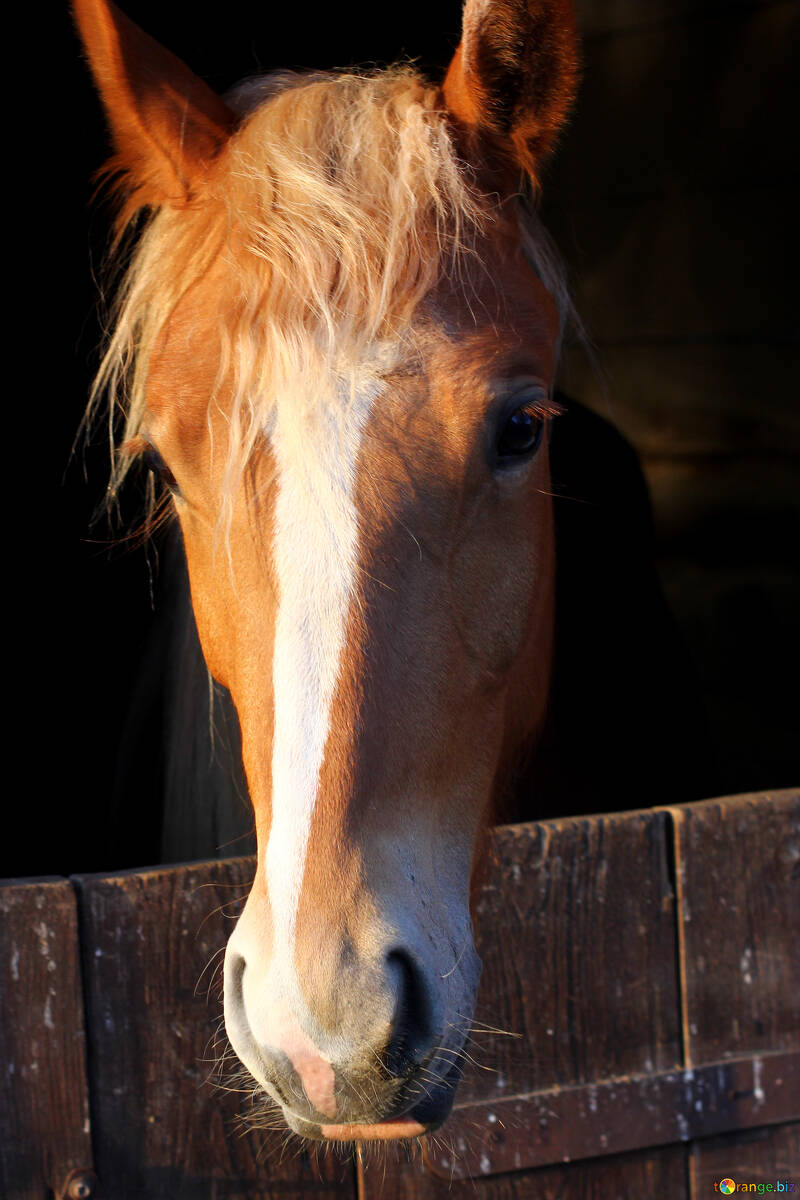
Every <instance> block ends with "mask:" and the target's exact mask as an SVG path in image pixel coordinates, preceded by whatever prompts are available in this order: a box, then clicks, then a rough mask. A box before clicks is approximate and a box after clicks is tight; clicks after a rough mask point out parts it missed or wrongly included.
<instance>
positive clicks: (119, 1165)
mask: <svg viewBox="0 0 800 1200" xmlns="http://www.w3.org/2000/svg"><path fill="white" fill-rule="evenodd" d="M254 865H255V863H254V860H253V859H250V858H245V859H242V858H239V859H227V860H223V861H220V862H209V863H196V864H189V865H186V866H178V867H164V868H155V869H153V870H150V871H141V872H135V873H134V872H125V873H122V874H117V875H110V876H83V877H80V878H78V879H77V880H76V883H77V885H78V887H79V889H80V891H79V894H80V902H81V913H82V925H83V931H84V953H85V973H86V983H87V1019H88V1032H89V1045H90V1079H91V1090H92V1119H93V1125H94V1130H95V1145H96V1170H97V1174H98V1177H99V1180H100V1186H101V1187H102V1188H103V1189H104V1193H105V1194H107V1195H108V1196H110V1197H114V1200H125V1198H126V1197H130V1198H131V1200H134V1198H135V1200H141V1198H142V1197H147V1200H162V1198H163V1200H167V1198H169V1200H173V1198H178V1197H180V1198H181V1200H184V1198H186V1200H194V1198H196V1200H209V1198H211V1200H216V1198H222V1197H225V1198H226V1200H230V1198H234V1197H237V1198H241V1200H245V1198H246V1200H267V1198H268V1197H272V1196H275V1195H280V1196H281V1197H292V1196H300V1195H306V1194H308V1193H320V1194H325V1195H327V1196H337V1197H348V1196H351V1195H352V1193H353V1188H354V1182H353V1169H352V1166H351V1165H350V1164H348V1163H341V1162H339V1161H337V1160H336V1158H335V1157H334V1158H331V1157H326V1158H322V1157H321V1158H320V1161H319V1162H317V1161H316V1159H315V1158H314V1157H313V1156H310V1155H309V1154H306V1153H304V1152H302V1151H301V1152H300V1154H299V1156H298V1153H297V1149H296V1146H291V1147H290V1148H289V1149H288V1151H285V1157H283V1155H284V1142H285V1127H284V1126H282V1123H281V1126H282V1132H281V1134H280V1135H279V1136H278V1137H277V1138H276V1140H275V1141H274V1142H273V1141H270V1138H269V1135H265V1134H259V1133H258V1132H251V1133H248V1134H246V1135H245V1136H242V1134H243V1131H244V1127H245V1125H246V1123H247V1121H248V1119H249V1118H254V1117H255V1116H256V1113H255V1110H254V1109H253V1108H252V1105H251V1099H252V1095H253V1085H252V1081H250V1082H248V1081H246V1080H245V1078H244V1076H243V1075H242V1074H241V1073H239V1074H238V1078H237V1074H236V1073H235V1072H232V1071H231V1070H230V1069H228V1070H225V1069H223V1071H222V1074H221V1080H220V1082H221V1084H222V1086H223V1087H225V1088H233V1089H235V1090H232V1091H231V1090H220V1087H219V1086H215V1082H214V1081H215V1079H216V1078H217V1072H216V1070H215V1060H216V1057H217V1055H218V1053H219V1052H220V1047H219V1046H218V1045H217V1044H216V1035H217V1032H218V1030H219V1027H220V1021H221V1015H222V1006H221V996H220V971H221V964H222V950H223V949H224V946H225V944H226V941H227V938H228V935H229V934H230V932H231V930H232V928H233V922H234V920H235V918H236V917H237V916H238V914H239V912H240V911H241V906H242V904H243V902H244V900H245V899H246V896H247V892H248V890H249V885H250V883H251V881H252V876H253V870H254ZM223 1044H224V1043H223ZM262 1119H264V1118H262ZM267 1120H268V1118H267ZM273 1124H277V1122H275V1121H274V1118H273Z"/></svg>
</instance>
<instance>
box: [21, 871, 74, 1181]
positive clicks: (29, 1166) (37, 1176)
mask: <svg viewBox="0 0 800 1200" xmlns="http://www.w3.org/2000/svg"><path fill="white" fill-rule="evenodd" d="M0 1061H2V1064H3V1069H2V1072H0V1114H2V1122H1V1123H2V1134H1V1135H0V1195H2V1196H6V1197H8V1198H9V1200H44V1197H45V1195H47V1194H52V1195H55V1196H57V1197H60V1196H61V1194H62V1189H63V1187H64V1185H65V1183H66V1180H67V1178H68V1176H69V1175H70V1174H71V1172H73V1171H78V1172H82V1173H84V1174H88V1173H90V1172H91V1169H92V1145H91V1137H90V1128H89V1098H88V1088H87V1077H86V1052H85V1036H84V1019H83V995H82V987H81V977H80V955H79V950H78V925H77V913H76V907H75V894H74V892H73V889H72V886H71V884H70V883H69V881H68V880H66V879H55V878H53V879H32V880H22V881H20V880H7V881H2V882H0Z"/></svg>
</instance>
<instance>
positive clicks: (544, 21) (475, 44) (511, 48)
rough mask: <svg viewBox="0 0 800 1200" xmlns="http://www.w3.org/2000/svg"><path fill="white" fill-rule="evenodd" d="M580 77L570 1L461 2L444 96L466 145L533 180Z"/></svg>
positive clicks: (484, 0) (550, 147)
mask: <svg viewBox="0 0 800 1200" xmlns="http://www.w3.org/2000/svg"><path fill="white" fill-rule="evenodd" d="M577 76H578V49H577V34H576V28H575V13H574V9H573V6H572V3H571V2H570V0H465V4H464V16H463V22H462V36H461V43H460V45H459V47H458V49H457V50H456V53H455V56H454V58H453V61H452V63H451V64H450V68H449V70H448V72H447V76H446V78H445V81H444V88H443V90H444V99H445V103H446V105H447V107H448V109H449V110H450V112H451V113H452V115H453V116H454V117H455V118H456V121H457V122H458V124H459V125H460V126H462V128H465V129H466V132H467V135H468V141H469V142H471V143H474V142H475V141H476V140H477V141H478V142H479V143H481V144H482V148H483V149H484V150H485V149H487V148H488V149H490V150H491V149H494V151H495V152H496V153H497V154H499V156H500V157H501V159H502V160H504V161H505V162H506V163H508V162H509V160H510V161H511V163H512V164H513V165H514V166H516V168H517V169H519V167H522V168H523V169H524V170H525V171H527V172H528V174H529V175H530V176H531V177H532V179H533V180H534V181H536V179H537V175H538V170H539V166H540V164H541V162H542V160H543V159H544V158H545V156H546V155H547V154H548V152H549V151H550V150H551V149H552V147H553V145H554V143H555V140H556V136H557V134H558V132H559V130H560V128H561V126H562V124H563V123H564V119H565V117H566V115H567V112H568V110H569V107H570V105H571V103H572V100H573V98H574V95H575V89H576V84H577ZM469 148H471V147H469ZM469 148H468V152H469Z"/></svg>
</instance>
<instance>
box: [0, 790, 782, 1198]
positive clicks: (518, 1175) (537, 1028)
mask: <svg viewBox="0 0 800 1200" xmlns="http://www.w3.org/2000/svg"><path fill="white" fill-rule="evenodd" d="M644 798H646V797H644ZM252 872H253V861H252V860H251V859H227V860H220V861H214V862H201V863H192V864H188V865H183V866H174V867H158V868H154V869H152V870H145V871H134V872H123V873H119V874H114V875H88V876H78V877H74V878H73V879H71V880H67V879H40V880H23V881H19V880H14V881H10V882H8V883H6V884H5V885H3V886H2V887H0V912H2V928H0V988H2V992H1V993H0V995H1V997H2V1024H1V1025H0V1040H1V1041H2V1083H0V1106H1V1107H0V1114H1V1117H0V1120H1V1121H2V1155H1V1156H0V1194H1V1195H2V1196H3V1198H4V1200H45V1198H46V1197H49V1198H53V1197H54V1198H60V1197H70V1198H71V1200H72V1198H80V1197H90V1196H92V1197H102V1198H105V1200H125V1198H127V1197H131V1198H135V1200H151V1198H152V1200H162V1198H164V1200H166V1198H167V1197H169V1198H172V1197H175V1198H180V1200H184V1198H187V1200H195V1198H197V1200H201V1198H202V1200H217V1198H219V1200H222V1198H223V1197H224V1198H225V1200H267V1198H272V1197H275V1198H276V1200H277V1198H280V1200H287V1198H291V1197H295V1196H297V1197H299V1196H301V1195H302V1196H304V1195H306V1194H309V1193H310V1194H319V1195H326V1196H329V1197H337V1198H339V1197H341V1198H345V1197H347V1198H348V1200H349V1198H350V1197H352V1198H353V1200H355V1198H356V1197H357V1196H358V1197H359V1198H360V1200H373V1198H377V1197H388V1198H391V1200H394V1198H397V1200H401V1198H403V1200H436V1198H438V1197H442V1198H444V1197H448V1198H452V1200H461V1198H462V1197H463V1198H464V1200H466V1198H467V1197H470V1200H472V1198H474V1197H477V1198H479V1200H521V1198H523V1197H529V1196H530V1197H533V1196H535V1197H537V1200H556V1198H559V1200H579V1198H580V1200H590V1198H591V1200H613V1198H615V1197H621V1198H625V1200H627V1198H628V1197H636V1198H639V1197H647V1196H664V1197H670V1200H684V1198H685V1200H688V1198H689V1197H697V1198H700V1197H706V1196H711V1195H713V1194H715V1188H714V1184H715V1182H718V1181H720V1180H721V1179H723V1178H724V1177H726V1176H729V1177H732V1178H733V1179H735V1180H737V1181H745V1182H750V1181H754V1182H756V1183H757V1182H765V1183H766V1182H771V1183H773V1184H774V1183H775V1181H777V1180H781V1181H786V1180H791V1181H792V1182H794V1184H795V1188H794V1190H795V1191H797V1192H798V1193H800V792H794V791H792V792H778V793H772V794H767V795H750V796H739V797H733V798H727V799H721V800H712V801H707V802H705V803H702V804H694V805H688V806H684V807H676V808H670V809H650V810H642V811H639V812H633V813H623V814H618V815H611V816H596V817H588V818H574V819H570V820H563V821H552V822H544V823H541V824H530V825H519V826H510V827H507V828H503V829H498V830H497V831H496V833H495V835H494V839H493V845H492V851H491V868H490V871H489V874H488V876H487V879H486V882H485V885H484V887H483V890H482V893H481V896H480V899H479V903H478V909H477V930H476V932H477V939H478V948H479V952H480V954H481V956H482V958H483V963H484V975H483V982H482V986H481V993H480V998H479V1004H478V1011H477V1014H476V1015H477V1022H478V1029H479V1030H480V1029H481V1028H483V1027H484V1026H485V1027H486V1031H485V1032H483V1033H481V1032H476V1034H475V1038H474V1044H473V1047H472V1049H471V1053H472V1056H473V1060H474V1061H473V1062H472V1063H471V1064H470V1067H469V1069H468V1071H467V1073H466V1076H465V1078H464V1081H463V1083H462V1086H461V1088H460V1091H459V1094H458V1099H457V1105H456V1108H455V1110H454V1113H453V1115H452V1117H451V1118H450V1120H449V1121H448V1123H447V1124H446V1125H445V1127H444V1129H443V1130H442V1131H441V1133H440V1134H439V1135H438V1136H437V1137H436V1138H433V1139H429V1140H428V1142H427V1143H426V1144H425V1145H424V1146H423V1148H422V1149H421V1150H418V1151H417V1152H415V1153H413V1154H409V1153H408V1152H407V1151H406V1150H405V1149H404V1148H402V1147H399V1146H391V1147H389V1148H388V1149H387V1150H385V1151H380V1152H379V1151H377V1150H372V1149H370V1150H369V1151H367V1152H366V1153H365V1155H364V1161H360V1160H359V1159H358V1158H357V1157H356V1158H352V1157H348V1156H343V1157H339V1156H337V1155H336V1154H334V1153H331V1152H328V1153H319V1154H318V1153H317V1152H316V1150H315V1149H314V1148H313V1147H312V1148H310V1149H304V1148H302V1147H301V1146H300V1143H298V1142H294V1141H287V1139H285V1138H284V1136H283V1135H282V1134H275V1133H270V1132H263V1131H245V1127H246V1126H245V1123H246V1121H247V1118H248V1115H249V1114H252V1112H253V1111H255V1110H253V1109H252V1108H251V1104H252V1098H251V1093H250V1089H245V1090H244V1091H236V1090H224V1088H223V1087H220V1086H219V1085H218V1084H219V1082H220V1081H221V1082H222V1084H224V1085H225V1086H229V1085H228V1084H225V1079H226V1075H225V1069H224V1068H223V1070H222V1073H221V1074H220V1073H219V1072H217V1071H216V1070H215V1068H214V1065H213V1059H214V1057H215V1050H214V1041H215V1036H216V1032H217V1029H218V1026H219V1022H220V1015H221V1003H220V989H219V982H218V972H216V973H215V968H216V965H218V964H219V962H220V960H221V948H222V947H223V946H224V944H225V941H226V939H227V935H228V934H229V932H230V930H231V928H232V924H233V921H234V920H235V918H236V916H237V914H238V912H239V910H240V907H241V905H242V903H243V902H244V898H245V897H246V893H247V888H248V885H249V882H250V879H251V876H252ZM215 956H216V957H215ZM493 1029H503V1030H510V1031H513V1032H514V1033H515V1034H516V1035H517V1036H514V1037H509V1036H507V1035H500V1034H499V1033H494V1032H491V1030H493ZM214 1079H216V1080H217V1081H218V1082H217V1083H216V1084H215V1082H214ZM229 1082H230V1077H229ZM787 1190H788V1189H787Z"/></svg>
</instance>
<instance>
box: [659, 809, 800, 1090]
mask: <svg viewBox="0 0 800 1200" xmlns="http://www.w3.org/2000/svg"><path fill="white" fill-rule="evenodd" d="M672 815H673V819H674V822H675V838H676V851H675V854H676V862H677V863H678V864H679V871H678V885H679V899H680V945H681V964H682V978H683V991H684V996H683V1014H684V1038H685V1043H686V1063H687V1066H693V1065H697V1064H701V1063H705V1062H711V1061H714V1060H716V1059H720V1058H725V1057H735V1056H736V1055H738V1054H743V1053H751V1052H758V1051H762V1050H763V1051H767V1050H796V1049H798V1048H800V952H798V951H799V948H800V792H798V791H796V790H789V791H782V792H775V793H764V794H761V795H748V796H733V797H730V798H726V799H720V800H711V801H708V802H706V803H704V804H695V805H687V806H686V807H680V808H676V809H674V810H672Z"/></svg>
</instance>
